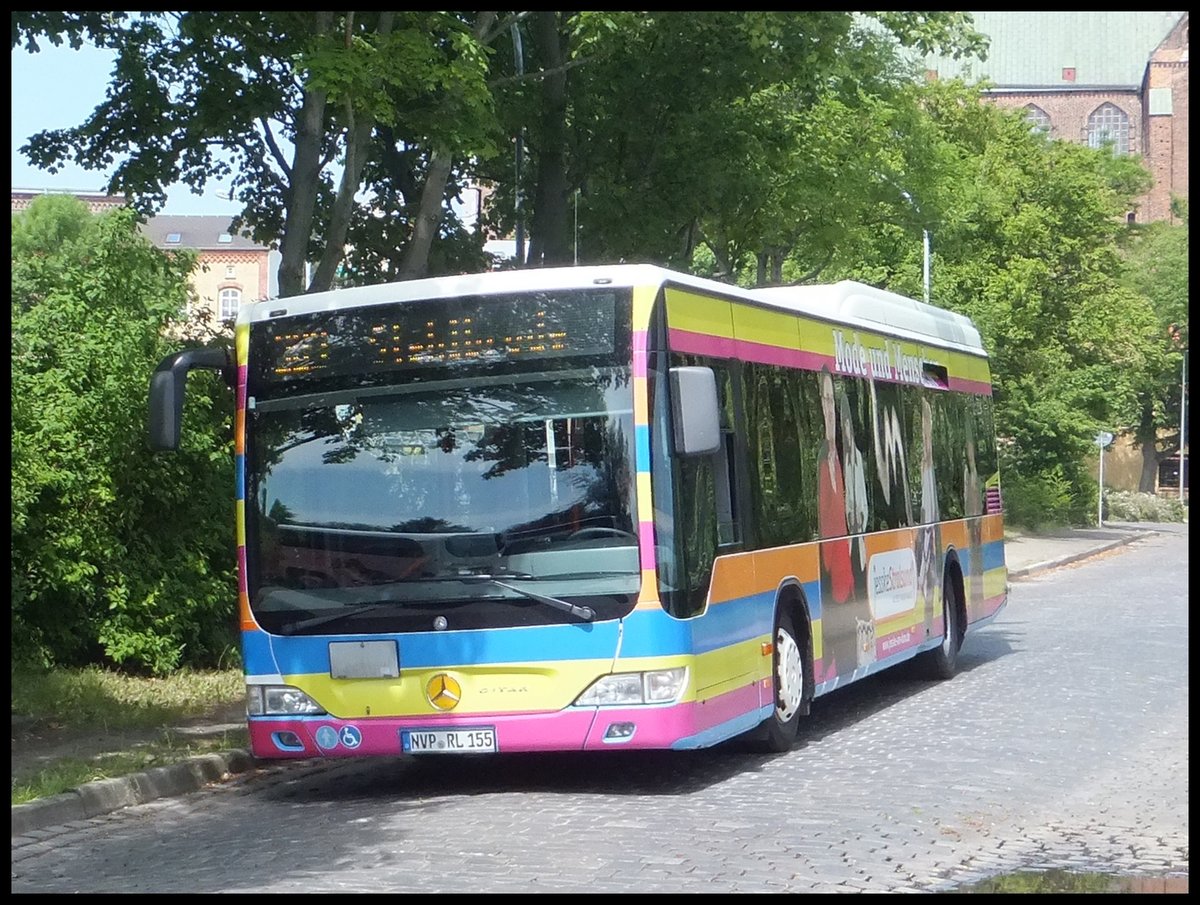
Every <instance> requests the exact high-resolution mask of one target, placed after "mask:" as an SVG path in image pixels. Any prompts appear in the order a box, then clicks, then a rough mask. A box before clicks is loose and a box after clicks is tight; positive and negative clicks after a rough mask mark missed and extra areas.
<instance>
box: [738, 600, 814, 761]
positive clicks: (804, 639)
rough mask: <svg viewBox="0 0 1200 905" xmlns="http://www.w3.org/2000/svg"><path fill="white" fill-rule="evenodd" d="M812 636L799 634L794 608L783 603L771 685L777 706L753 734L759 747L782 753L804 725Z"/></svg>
mask: <svg viewBox="0 0 1200 905" xmlns="http://www.w3.org/2000/svg"><path fill="white" fill-rule="evenodd" d="M808 651H809V644H808V636H807V635H802V634H797V632H796V624H795V620H794V618H793V616H792V611H791V609H789V608H788V607H786V606H781V607H780V608H779V612H778V614H777V615H776V617H775V636H774V652H773V653H772V655H771V685H772V688H773V693H774V697H775V707H774V708H773V709H772V711H771V715H770V716H769V717H767V718H766V719H765V720H763V721H762V723H760V724H759V726H758V728H757V729H756V730H755V732H754V734H753V735H752V737H751V745H752V747H753V748H754V749H755V750H756V751H760V752H763V753H767V754H779V753H782V752H784V751H789V750H791V747H792V745H794V744H795V743H796V735H797V733H798V731H799V729H800V717H802V716H804V714H806V713H808V698H809V690H808V688H807V687H806V683H807V682H808V681H809V677H810V676H811V675H812V664H811V663H810V662H809V661H810V657H809V653H808Z"/></svg>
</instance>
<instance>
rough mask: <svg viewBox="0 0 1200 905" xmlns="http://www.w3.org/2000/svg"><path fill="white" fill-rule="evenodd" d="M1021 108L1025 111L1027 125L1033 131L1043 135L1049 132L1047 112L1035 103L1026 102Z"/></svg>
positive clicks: (1048, 115)
mask: <svg viewBox="0 0 1200 905" xmlns="http://www.w3.org/2000/svg"><path fill="white" fill-rule="evenodd" d="M1023 109H1024V113H1025V119H1026V120H1027V121H1028V122H1029V125H1030V127H1031V128H1032V129H1033V131H1034V132H1040V133H1042V134H1043V135H1049V134H1050V114H1049V113H1047V112H1046V111H1045V110H1043V109H1042V108H1041V107H1039V106H1038V105H1037V104H1026V105H1025V107H1024V108H1023Z"/></svg>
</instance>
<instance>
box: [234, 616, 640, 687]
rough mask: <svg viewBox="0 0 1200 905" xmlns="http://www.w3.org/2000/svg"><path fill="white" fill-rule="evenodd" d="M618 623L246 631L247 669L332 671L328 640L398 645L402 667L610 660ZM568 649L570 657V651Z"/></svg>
mask: <svg viewBox="0 0 1200 905" xmlns="http://www.w3.org/2000/svg"><path fill="white" fill-rule="evenodd" d="M618 625H619V623H617V622H616V621H613V622H602V623H597V624H592V623H580V624H579V625H547V626H539V627H537V628H517V629H486V630H479V631H463V632H428V633H422V634H405V635H394V634H392V635H382V634H377V635H332V636H331V635H305V636H297V637H289V638H282V637H277V636H269V635H264V634H262V633H261V632H243V633H242V635H243V652H244V656H245V660H246V671H247V672H248V673H250V674H251V675H254V674H262V673H273V672H276V671H278V672H279V673H280V674H281V675H297V674H302V673H313V672H327V671H328V670H329V642H330V641H379V640H383V639H388V638H393V639H396V640H398V641H399V643H400V668H401V669H406V668H407V669H425V668H432V667H437V666H447V667H449V666H472V665H476V664H488V663H536V662H539V661H554V660H565V659H569V660H593V659H601V660H607V659H611V658H612V657H613V656H614V655H615V654H616V650H617V638H618V635H619V631H618ZM568 653H569V656H566V654H568Z"/></svg>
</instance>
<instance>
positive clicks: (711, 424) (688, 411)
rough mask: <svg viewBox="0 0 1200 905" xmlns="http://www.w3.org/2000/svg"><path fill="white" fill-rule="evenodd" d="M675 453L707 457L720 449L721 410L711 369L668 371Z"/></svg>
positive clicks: (696, 368)
mask: <svg viewBox="0 0 1200 905" xmlns="http://www.w3.org/2000/svg"><path fill="white" fill-rule="evenodd" d="M670 375H671V378H670V379H671V415H672V417H673V419H674V421H675V452H676V453H678V454H679V455H681V456H707V455H711V454H712V453H715V452H716V451H717V450H719V449H720V448H721V407H720V404H719V403H718V401H717V378H716V375H715V374H713V371H712V368H701V367H685V368H671V372H670Z"/></svg>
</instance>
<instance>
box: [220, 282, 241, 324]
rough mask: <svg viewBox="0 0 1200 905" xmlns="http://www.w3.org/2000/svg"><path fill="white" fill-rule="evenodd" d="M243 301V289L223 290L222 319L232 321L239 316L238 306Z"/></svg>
mask: <svg viewBox="0 0 1200 905" xmlns="http://www.w3.org/2000/svg"><path fill="white" fill-rule="evenodd" d="M241 303H242V290H240V289H222V290H221V320H223V321H231V320H233V319H234V318H236V317H237V313H238V306H239V305H241Z"/></svg>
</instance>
